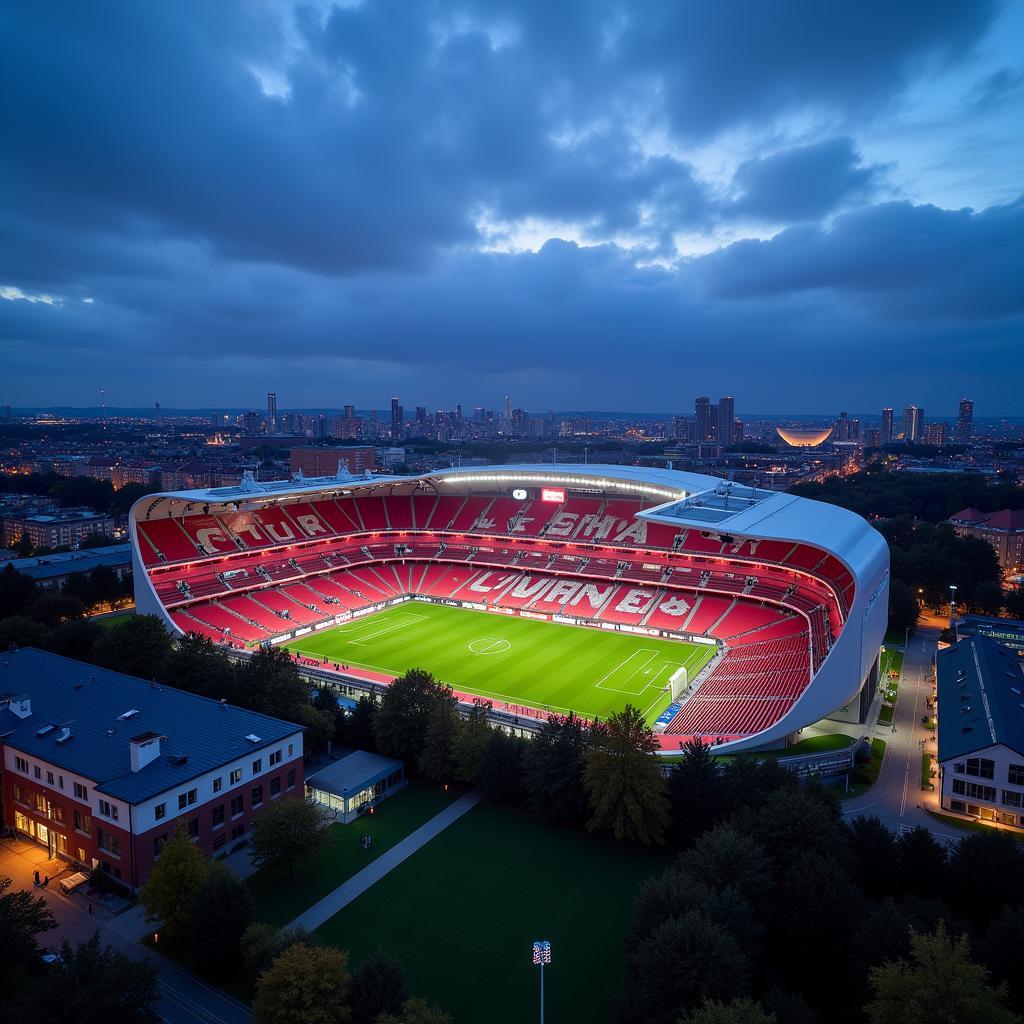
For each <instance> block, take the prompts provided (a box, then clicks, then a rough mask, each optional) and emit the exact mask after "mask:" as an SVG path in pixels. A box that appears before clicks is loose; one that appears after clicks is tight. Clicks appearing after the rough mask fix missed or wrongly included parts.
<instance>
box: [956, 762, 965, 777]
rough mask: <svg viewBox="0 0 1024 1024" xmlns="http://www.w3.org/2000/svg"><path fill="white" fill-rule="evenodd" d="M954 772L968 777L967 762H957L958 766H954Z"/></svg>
mask: <svg viewBox="0 0 1024 1024" xmlns="http://www.w3.org/2000/svg"><path fill="white" fill-rule="evenodd" d="M953 771H955V772H956V773H957V774H958V775H966V774H967V762H966V761H957V762H956V764H954V765H953Z"/></svg>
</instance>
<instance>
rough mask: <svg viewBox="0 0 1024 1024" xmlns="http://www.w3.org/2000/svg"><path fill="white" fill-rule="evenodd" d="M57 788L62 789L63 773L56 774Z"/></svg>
mask: <svg viewBox="0 0 1024 1024" xmlns="http://www.w3.org/2000/svg"><path fill="white" fill-rule="evenodd" d="M57 788H58V789H63V788H64V776H63V775H58V776H57Z"/></svg>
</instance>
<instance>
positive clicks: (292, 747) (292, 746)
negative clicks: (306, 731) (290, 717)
mask: <svg viewBox="0 0 1024 1024" xmlns="http://www.w3.org/2000/svg"><path fill="white" fill-rule="evenodd" d="M294 753H295V744H294V743H289V744H288V756H289V757H291V756H292V755H293V754H294Z"/></svg>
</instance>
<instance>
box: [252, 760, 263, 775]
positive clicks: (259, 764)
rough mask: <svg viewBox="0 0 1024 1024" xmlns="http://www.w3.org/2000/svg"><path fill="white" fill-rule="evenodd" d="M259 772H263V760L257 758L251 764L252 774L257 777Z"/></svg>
mask: <svg viewBox="0 0 1024 1024" xmlns="http://www.w3.org/2000/svg"><path fill="white" fill-rule="evenodd" d="M261 771H263V758H262V757H257V758H256V760H255V761H253V763H252V773H253V775H259V773H260V772H261Z"/></svg>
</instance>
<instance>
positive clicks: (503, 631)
mask: <svg viewBox="0 0 1024 1024" xmlns="http://www.w3.org/2000/svg"><path fill="white" fill-rule="evenodd" d="M287 646H288V647H289V648H290V649H291V650H293V651H298V652H300V653H302V654H305V655H307V656H309V657H314V658H327V659H328V660H329V661H332V662H344V663H346V664H348V665H352V666H353V667H356V668H368V669H374V670H376V671H378V672H386V673H389V674H391V675H401V674H402V673H403V672H406V671H407V670H408V669H411V668H422V669H426V670H427V671H428V672H432V673H433V674H434V677H435V678H436V679H438V680H439V681H441V682H444V683H448V684H449V685H450V686H452V687H453V688H454V689H456V690H460V691H462V692H464V693H471V694H474V695H476V696H479V697H485V698H487V699H490V700H495V701H505V702H507V703H510V704H521V705H524V706H529V707H533V708H538V709H541V710H549V711H553V712H557V713H559V714H565V713H567V712H569V711H575V712H576V713H577V714H579V715H583V716H584V717H586V718H607V717H608V716H609V715H610V714H612V713H613V712H616V711H621V710H622V709H623V708H624V707H625V706H626V705H627V704H632V705H633V706H634V707H636V708H639V709H640V711H642V712H643V713H644V715H645V716H646V717H647V720H648V721H649V722H653V721H654V720H655V719H656V718H657V717H658V715H660V714H661V712H662V711H664V710H665V708H666V707H668V704H669V694H668V691H667V690H666V687H667V686H668V681H669V678H670V677H671V676H672V674H673V673H674V672H675V671H676V670H677V669H679V668H680V667H684V666H685V668H686V672H687V677H688V678H689V679H693V677H694V676H695V675H696V674H697V672H699V671H700V669H701V668H703V667H704V665H706V664H707V663H708V662H709V661H710V660H711V658H712V656H713V655H714V652H715V648H714V647H711V646H710V645H707V644H694V643H687V642H685V641H678V640H660V639H655V638H654V637H647V636H637V635H635V634H632V633H620V632H617V631H612V630H598V629H590V628H586V627H583V626H568V625H563V624H561V623H556V622H542V621H540V620H537V619H524V618H519V617H518V616H511V615H501V614H497V613H494V612H477V611H471V610H469V609H465V608H453V607H451V606H449V605H438V604H429V603H427V602H424V601H408V602H405V603H404V604H400V605H396V606H394V607H391V608H388V609H385V610H384V611H381V612H377V613H376V614H374V615H367V616H366V617H364V618H360V619H355V620H354V621H352V622H347V623H345V624H344V625H342V626H335V627H334V628H332V629H325V630H323V632H320V633H312V634H308V635H306V636H303V637H299V638H298V639H297V640H294V641H292V642H291V643H289V644H288V645H287Z"/></svg>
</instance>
